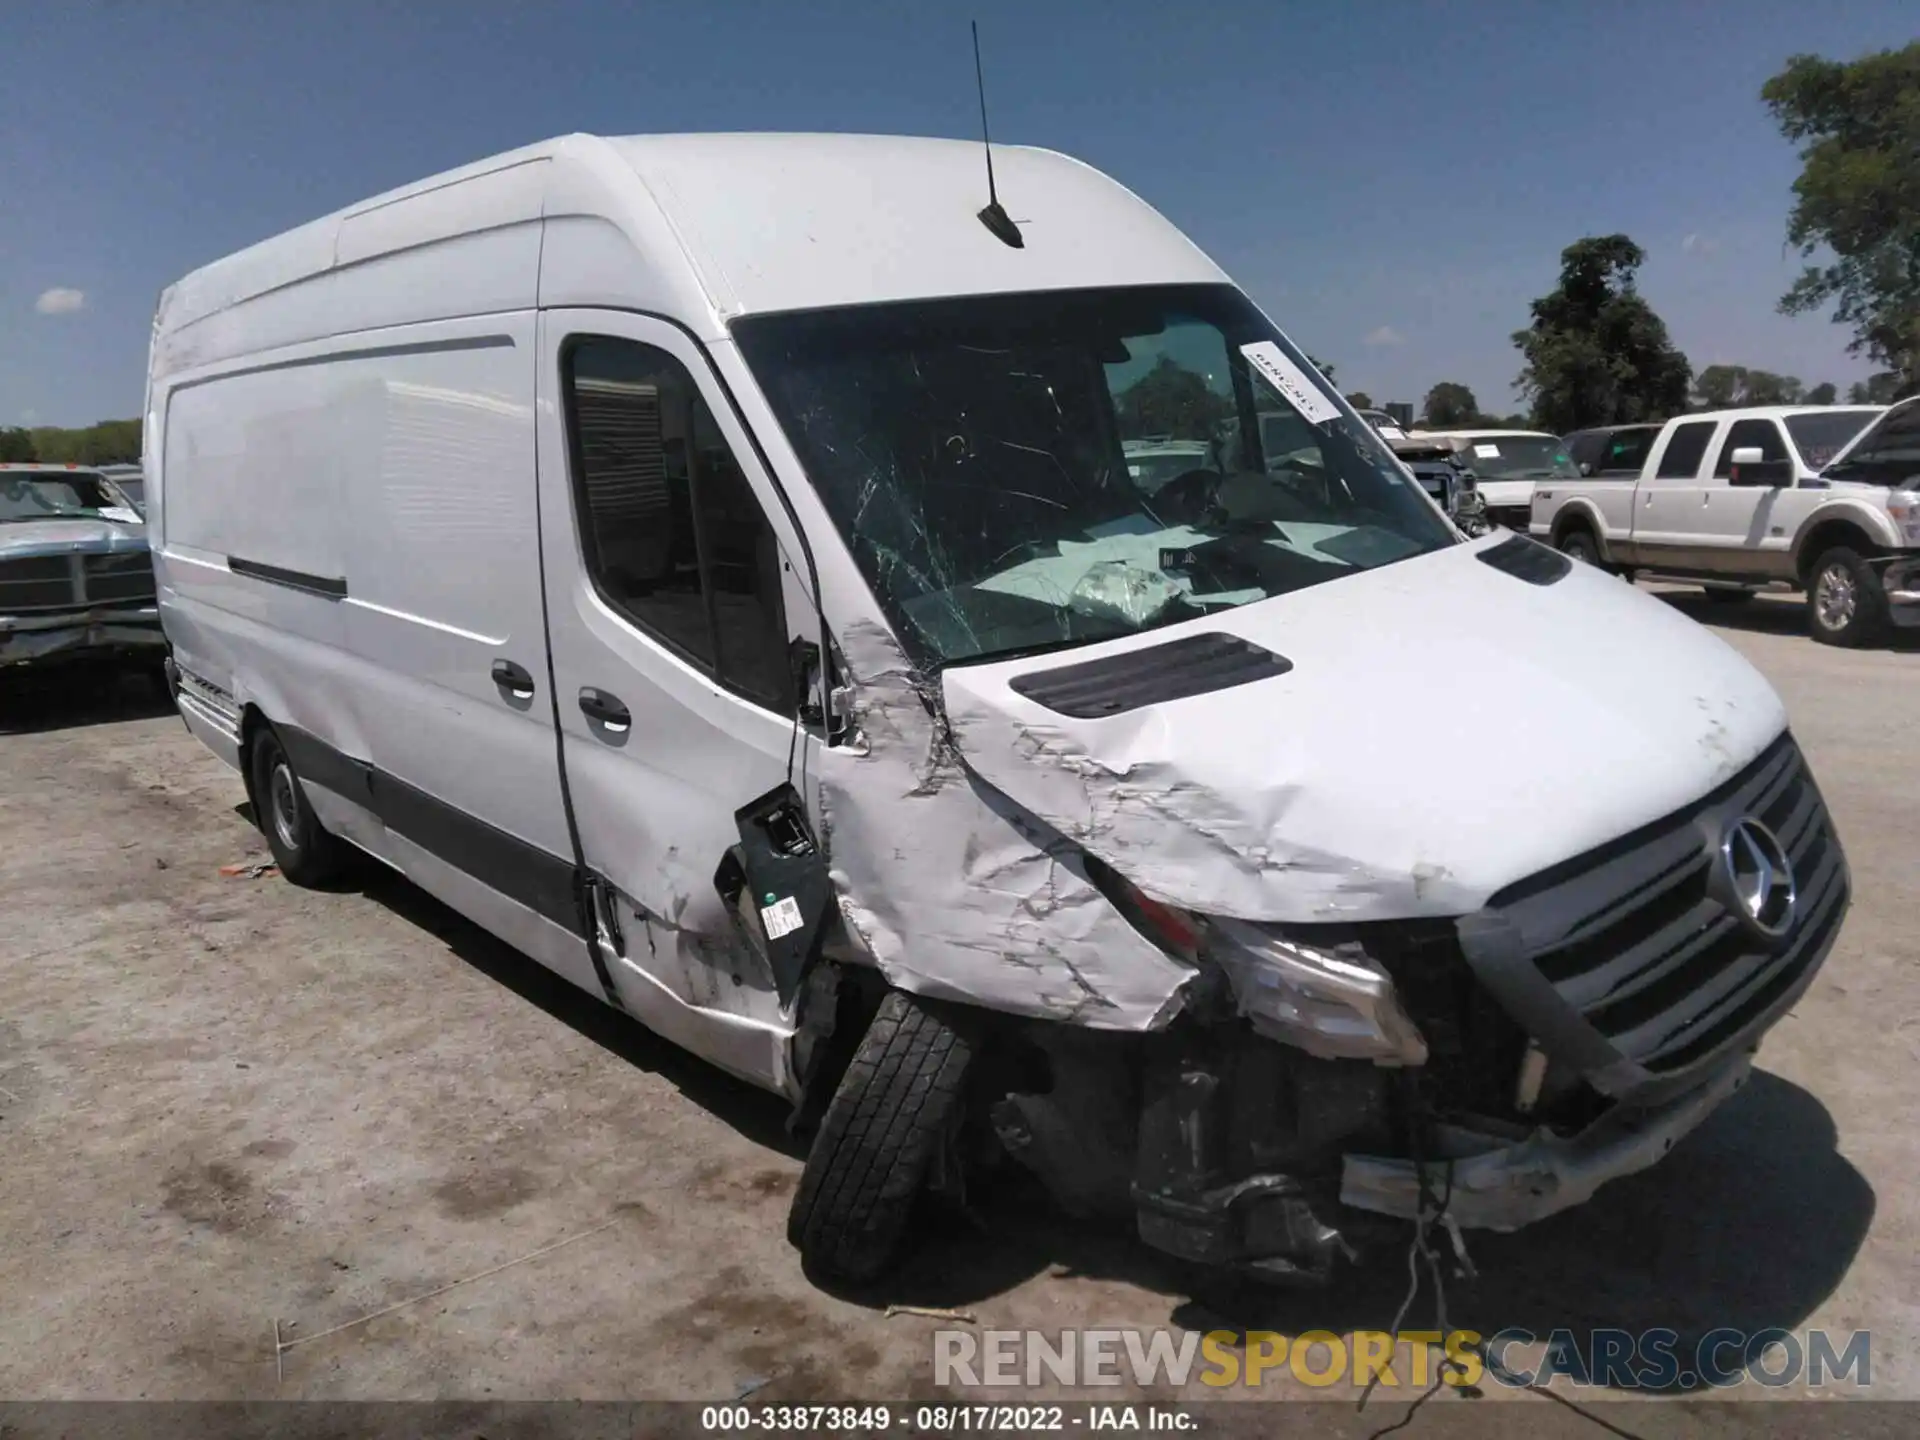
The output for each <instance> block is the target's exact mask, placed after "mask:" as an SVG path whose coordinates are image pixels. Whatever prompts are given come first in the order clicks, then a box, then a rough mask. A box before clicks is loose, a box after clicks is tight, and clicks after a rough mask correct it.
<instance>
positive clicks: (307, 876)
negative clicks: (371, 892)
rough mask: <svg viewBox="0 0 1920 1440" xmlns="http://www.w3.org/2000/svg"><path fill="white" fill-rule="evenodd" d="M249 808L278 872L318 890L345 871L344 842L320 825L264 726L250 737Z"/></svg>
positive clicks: (283, 750) (284, 754)
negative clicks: (250, 788) (277, 867)
mask: <svg viewBox="0 0 1920 1440" xmlns="http://www.w3.org/2000/svg"><path fill="white" fill-rule="evenodd" d="M253 807H254V812H255V817H256V819H257V821H258V823H259V826H260V829H261V831H262V832H263V833H264V834H265V835H266V837H267V848H268V849H269V850H271V851H273V862H274V864H276V865H278V866H279V867H280V873H281V874H282V875H284V876H286V877H287V879H289V880H291V881H292V882H293V883H294V884H296V885H301V886H305V887H306V888H308V889H317V888H319V887H322V886H325V885H329V884H331V883H332V882H333V881H335V880H337V879H338V878H339V877H340V874H341V872H342V871H344V870H345V869H346V864H347V850H346V846H345V845H344V844H342V843H341V841H340V840H339V839H338V838H336V837H335V836H333V835H331V834H329V833H328V832H327V830H326V829H325V827H323V826H322V825H321V824H320V817H319V816H317V815H315V814H314V813H313V806H312V805H310V804H309V803H308V802H307V795H306V791H304V790H303V789H301V787H300V777H299V776H298V775H296V774H295V773H294V770H293V762H292V761H291V760H289V759H288V758H287V750H286V747H285V746H284V745H282V744H281V743H280V737H279V736H278V735H276V734H274V733H273V731H272V730H271V729H269V728H267V727H265V726H263V727H261V730H260V733H259V734H258V735H256V736H255V737H254V741H253Z"/></svg>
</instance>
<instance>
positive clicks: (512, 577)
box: [161, 197, 604, 995]
mask: <svg viewBox="0 0 1920 1440" xmlns="http://www.w3.org/2000/svg"><path fill="white" fill-rule="evenodd" d="M420 198H421V199H424V198H425V197H420ZM418 203H420V199H409V200H406V201H402V202H398V204H397V205H396V206H395V207H393V208H395V209H399V208H405V207H406V206H410V205H414V204H418ZM381 213H383V212H375V214H376V216H377V215H379V214H381ZM358 223H360V222H359V220H358V219H357V218H356V217H349V218H348V219H347V220H346V221H345V222H344V228H343V236H342V239H343V245H344V244H345V241H346V239H347V233H346V232H347V231H350V230H351V229H352V227H354V226H355V225H356V224H358ZM369 223H370V224H371V223H372V221H371V220H369ZM360 239H362V240H368V239H371V241H373V242H376V243H372V244H371V245H370V246H369V248H371V249H372V250H373V251H374V252H375V253H372V254H370V255H368V256H367V257H366V258H364V259H362V260H361V261H360V262H359V263H356V264H352V265H350V266H347V267H346V268H340V269H334V270H331V271H329V272H327V273H325V274H322V275H317V276H315V277H313V278H312V279H311V280H309V281H306V282H303V283H301V284H298V285H294V286H288V287H284V288H282V289H280V290H278V291H275V292H273V293H271V294H267V295H262V296H259V297H256V298H255V299H253V300H250V301H247V302H245V303H243V304H241V305H239V306H237V307H234V308H232V309H230V310H228V311H225V312H222V313H221V314H218V315H215V316H213V317H210V318H209V320H207V321H206V322H204V324H205V325H206V326H211V327H219V326H223V325H233V326H238V327H241V328H243V329H244V328H245V327H247V326H250V325H255V324H258V323H263V322H264V323H265V324H266V328H267V330H268V331H269V332H270V333H271V334H273V335H274V336H275V337H276V338H277V337H280V336H284V335H287V334H291V333H296V332H297V331H298V330H300V329H302V328H311V327H313V326H315V325H318V324H321V323H323V322H324V323H328V324H331V325H333V326H335V327H339V326H341V325H346V324H356V323H359V322H364V321H369V320H374V319H379V318H388V319H390V318H391V317H393V316H395V315H397V314H403V313H406V312H407V311H408V310H411V311H412V312H413V313H416V314H418V313H421V312H428V313H432V312H441V311H450V310H451V311H460V312H463V313H464V314H465V315H466V316H467V318H451V319H434V320H429V321H424V322H414V323H407V324H399V325H395V324H385V325H381V326H379V327H377V328H365V329H359V330H357V331H350V332H345V333H339V334H336V335H333V336H331V337H329V338H326V339H324V340H320V341H317V342H312V341H310V342H307V343H303V344H300V345H293V346H282V347H280V348H278V349H275V350H270V351H266V352H260V351H257V350H253V351H249V352H248V353H246V354H245V355H244V356H243V357H242V358H241V359H240V360H238V361H237V362H234V363H230V364H223V365H220V366H217V367H213V369H212V370H211V372H209V371H208V370H202V371H201V372H200V373H198V374H194V375H190V376H187V377H184V379H183V382H182V383H179V384H178V385H176V386H175V388H173V389H172V391H171V393H170V398H169V401H168V404H167V412H168V420H167V423H166V425H165V426H164V428H163V434H164V437H165V439H164V442H163V443H164V448H165V464H164V467H163V468H164V470H165V472H166V474H167V476H168V479H169V482H170V484H169V495H170V497H171V504H172V509H171V512H170V519H171V524H170V525H169V526H168V527H167V529H166V532H165V536H166V538H165V544H164V547H163V549H164V554H163V558H162V561H161V564H162V568H163V571H164V578H163V582H162V589H163V604H167V605H168V607H169V608H168V624H169V629H170V632H171V633H173V635H174V638H175V644H176V646H177V647H178V655H179V659H180V663H181V664H182V665H183V666H184V667H185V668H187V669H188V670H189V671H191V672H192V673H194V674H196V675H197V676H199V677H200V678H201V679H203V680H206V681H208V682H210V683H212V684H213V685H215V686H217V687H220V688H221V689H225V690H227V691H228V692H229V693H230V694H232V695H233V696H234V697H235V699H236V702H237V703H239V704H246V703H249V702H251V703H253V704H256V705H258V707H259V708H260V710H261V711H262V712H263V713H264V714H265V715H266V717H267V718H268V719H269V720H270V721H272V722H273V723H274V724H275V725H276V726H277V727H280V728H281V729H282V731H283V734H287V732H292V733H291V734H288V736H287V738H288V740H289V751H290V753H291V754H292V755H293V758H294V762H295V767H296V769H298V770H299V771H300V772H301V774H302V776H303V779H304V780H305V781H306V783H307V785H308V789H309V793H310V795H311V796H312V798H313V800H314V804H315V808H316V810H317V811H319V812H320V814H321V816H322V819H323V821H324V822H325V823H327V824H328V826H329V828H333V829H335V830H336V831H337V832H338V833H342V834H345V835H346V836H347V837H348V838H350V839H353V840H354V841H355V842H356V843H358V844H360V845H362V846H363V847H364V848H366V849H368V850H370V851H372V852H373V853H374V854H376V855H379V856H381V857H382V858H384V859H386V860H388V861H389V863H392V864H394V865H396V866H397V867H398V868H400V869H401V870H402V871H404V872H405V873H407V874H408V875H409V876H410V877H411V878H413V879H414V880H415V881H416V882H418V883H419V884H421V885H422V887H423V888H425V889H427V890H428V891H430V892H431V893H433V894H435V895H437V896H439V897H440V898H441V899H443V900H445V901H446V902H447V903H449V904H451V905H453V906H454V907H455V908H457V909H459V910H461V911H462V912H463V913H465V914H467V915H469V916H470V917H471V918H473V919H475V920H477V921H479V922H480V923H481V924H483V925H485V926H486V927H487V928H488V929H490V930H492V931H493V932H494V933H496V934H498V935H500V936H502V937H503V938H505V939H507V940H509V941H510V942H511V943H513V944H514V945H516V946H518V947H519V948H520V949H522V950H524V951H526V952H528V953H530V954H532V955H533V956H535V957H536V958H538V959H540V960H541V961H543V962H544V963H546V964H548V965H549V966H550V967H552V968H554V969H555V970H557V971H559V972H560V973H562V974H563V975H565V976H566V978H568V979H570V980H572V981H574V982H575V983H577V984H580V985H582V986H583V988H586V989H588V990H590V991H592V992H593V993H595V994H600V995H604V990H603V989H602V987H601V986H600V984H599V981H598V978H597V975H596V973H595V971H594V969H593V964H592V956H591V953H590V952H589V951H588V949H587V947H586V942H585V940H584V938H583V936H582V935H581V933H580V932H581V930H582V929H583V928H584V927H583V925H582V922H581V917H580V914H579V907H578V904H577V900H576V892H575V887H574V877H575V863H574V850H573V842H572V835H571V831H570V827H569V825H568V822H567V817H566V812H565V808H564V805H563V803H562V798H561V789H560V778H559V769H558V759H557V749H556V745H555V738H554V731H553V713H552V704H553V701H552V697H551V695H550V694H549V687H548V663H547V648H546V630H545V617H544V610H543V599H542V595H541V583H540V551H539V535H538V525H539V517H538V513H537V491H536V484H535V481H536V460H535V446H534V429H533V394H534V383H535V371H534V364H535V360H534V347H533V340H534V333H535V318H534V312H533V310H532V308H531V302H532V298H533V294H534V290H535V286H536V284H537V279H538V257H539V239H540V237H539V223H538V221H537V220H536V221H533V222H529V223H516V224H509V225H504V226H498V227H495V228H493V229H490V230H486V231H483V232H480V233H477V234H468V235H459V236H451V237H448V238H446V239H442V240H435V241H429V242H427V243H422V244H415V245H410V246H408V247H406V248H402V249H393V250H388V251H385V252H382V251H381V250H380V245H379V243H377V242H378V241H379V240H380V237H379V236H378V235H377V234H376V235H373V236H371V237H369V236H366V235H362V236H361V237H360ZM323 297H324V298H323ZM429 297H430V299H429ZM516 301H518V302H520V304H519V308H511V306H512V305H513V302H516ZM243 339H244V336H242V335H240V334H238V333H229V334H225V335H224V336H223V337H222V344H223V345H229V344H231V345H233V346H235V347H241V342H242V340H243ZM497 662H507V663H510V664H511V665H513V666H514V667H516V671H515V673H517V674H524V675H525V676H527V677H529V679H530V681H531V693H528V687H524V686H521V685H518V684H513V685H507V684H502V683H500V681H498V680H497V679H496V677H495V675H494V673H493V672H494V666H495V665H496V663H497Z"/></svg>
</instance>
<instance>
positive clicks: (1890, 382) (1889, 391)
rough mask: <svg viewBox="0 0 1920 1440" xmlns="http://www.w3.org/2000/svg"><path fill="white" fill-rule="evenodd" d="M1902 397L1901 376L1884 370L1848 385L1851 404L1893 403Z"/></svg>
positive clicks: (1849, 402) (1848, 401)
mask: <svg viewBox="0 0 1920 1440" xmlns="http://www.w3.org/2000/svg"><path fill="white" fill-rule="evenodd" d="M1899 398H1900V376H1899V375H1898V374H1897V373H1895V372H1894V371H1892V370H1886V371H1882V372H1881V373H1880V374H1878V375H1875V376H1873V377H1872V378H1871V379H1868V380H1856V381H1854V382H1853V384H1851V385H1849V386H1848V387H1847V403H1848V404H1849V405H1891V404H1892V403H1893V402H1894V401H1895V400H1898V399H1899Z"/></svg>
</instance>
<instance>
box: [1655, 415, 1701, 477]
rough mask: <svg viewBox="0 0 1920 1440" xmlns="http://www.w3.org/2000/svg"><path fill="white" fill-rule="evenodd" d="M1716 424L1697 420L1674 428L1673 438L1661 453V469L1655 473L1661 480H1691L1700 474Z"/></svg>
mask: <svg viewBox="0 0 1920 1440" xmlns="http://www.w3.org/2000/svg"><path fill="white" fill-rule="evenodd" d="M1713 426H1714V422H1713V421H1711V420H1696V421H1694V422H1693V423H1691V424H1688V425H1678V426H1675V427H1674V431H1673V438H1672V439H1670V440H1668V441H1667V448H1666V449H1665V450H1664V451H1662V452H1661V455H1660V468H1659V469H1658V470H1656V471H1655V472H1654V474H1655V476H1656V477H1657V478H1659V479H1661V480H1691V479H1693V477H1694V476H1696V475H1698V474H1699V473H1700V461H1701V458H1702V457H1703V456H1705V455H1706V453H1707V441H1709V440H1711V439H1712V438H1713Z"/></svg>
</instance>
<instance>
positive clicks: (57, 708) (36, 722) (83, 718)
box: [0, 667, 175, 735]
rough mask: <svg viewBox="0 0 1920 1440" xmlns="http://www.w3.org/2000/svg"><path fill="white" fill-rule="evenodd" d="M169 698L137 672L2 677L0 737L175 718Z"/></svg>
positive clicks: (72, 671) (83, 671) (33, 673)
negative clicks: (167, 717)
mask: <svg viewBox="0 0 1920 1440" xmlns="http://www.w3.org/2000/svg"><path fill="white" fill-rule="evenodd" d="M174 713H175V712H174V707H173V697H172V696H170V695H169V694H168V693H167V692H166V689H165V688H164V687H163V686H161V685H160V684H158V683H156V682H155V681H153V680H151V679H149V678H148V677H147V676H146V675H144V674H142V673H140V672H138V671H122V670H114V669H104V668H103V669H92V668H81V667H76V668H74V669H70V670H46V671H37V670H23V671H19V672H17V673H9V672H0V735H31V734H38V733H40V732H43V731H48V730H70V729H77V728H79V727H81V726H84V725H112V724H117V723H119V722H121V721H124V720H152V719H155V718H157V717H159V716H163V715H172V714H174Z"/></svg>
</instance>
